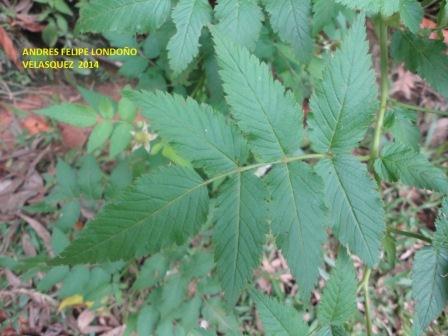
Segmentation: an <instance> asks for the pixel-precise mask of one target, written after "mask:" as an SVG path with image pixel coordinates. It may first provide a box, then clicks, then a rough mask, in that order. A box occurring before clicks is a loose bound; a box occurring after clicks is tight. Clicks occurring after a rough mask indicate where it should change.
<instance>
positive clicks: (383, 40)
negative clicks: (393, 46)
mask: <svg viewBox="0 0 448 336" xmlns="http://www.w3.org/2000/svg"><path fill="white" fill-rule="evenodd" d="M379 35H380V36H379V39H380V50H381V60H380V63H381V84H380V85H381V103H380V109H379V111H378V115H377V120H376V127H375V135H374V138H373V144H372V151H371V152H370V162H371V164H373V162H374V161H375V159H376V158H378V156H379V152H380V142H381V136H382V134H383V124H384V115H385V114H386V109H387V99H388V97H389V78H388V73H389V51H388V49H387V25H386V23H385V22H384V20H383V18H381V19H380V23H379Z"/></svg>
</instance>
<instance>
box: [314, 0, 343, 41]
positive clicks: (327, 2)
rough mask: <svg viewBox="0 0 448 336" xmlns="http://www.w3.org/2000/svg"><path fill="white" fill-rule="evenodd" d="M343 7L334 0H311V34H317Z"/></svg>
mask: <svg viewBox="0 0 448 336" xmlns="http://www.w3.org/2000/svg"><path fill="white" fill-rule="evenodd" d="M342 8H343V7H342V6H341V5H340V4H338V3H337V2H336V1H335V0H315V1H313V29H312V32H313V35H317V34H318V33H319V32H320V31H321V30H322V29H323V28H324V27H325V26H326V25H328V24H330V23H331V22H332V20H333V19H335V18H336V17H337V16H338V14H339V12H340V11H341V9H342Z"/></svg>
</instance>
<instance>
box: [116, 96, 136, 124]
mask: <svg viewBox="0 0 448 336" xmlns="http://www.w3.org/2000/svg"><path fill="white" fill-rule="evenodd" d="M118 114H119V115H120V118H121V119H122V120H124V121H127V122H133V121H134V119H135V117H136V115H137V107H136V106H135V105H134V103H133V102H132V101H131V100H130V99H128V98H126V97H123V98H121V99H120V101H119V102H118Z"/></svg>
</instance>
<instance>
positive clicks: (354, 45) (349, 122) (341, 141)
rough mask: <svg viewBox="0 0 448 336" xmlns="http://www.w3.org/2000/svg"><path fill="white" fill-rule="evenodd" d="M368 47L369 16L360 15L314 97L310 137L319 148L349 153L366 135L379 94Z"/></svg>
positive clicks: (326, 71)
mask: <svg viewBox="0 0 448 336" xmlns="http://www.w3.org/2000/svg"><path fill="white" fill-rule="evenodd" d="M368 50H369V47H368V43H367V40H366V28H365V18H364V17H363V16H361V15H359V16H358V17H357V18H356V19H355V21H354V22H353V25H352V27H351V29H350V30H349V32H348V33H347V35H346V36H345V38H344V40H343V42H342V45H341V48H340V49H339V50H337V51H336V52H335V54H334V57H331V58H329V59H328V61H327V64H326V67H325V70H324V73H323V80H322V82H320V83H319V84H317V87H316V90H315V92H314V94H313V95H312V97H311V102H310V107H311V111H312V114H311V115H310V118H309V128H310V140H311V143H312V145H313V147H314V148H315V150H316V151H318V152H327V151H332V152H335V153H341V152H343V153H346V152H349V151H350V150H352V149H353V148H354V147H355V146H356V145H357V143H358V142H359V141H360V140H361V139H362V138H363V137H364V134H365V132H366V130H367V127H368V126H369V124H370V122H371V121H372V118H373V112H374V108H375V106H376V97H377V88H376V83H375V74H374V72H373V70H372V59H371V56H370V55H369V54H368Z"/></svg>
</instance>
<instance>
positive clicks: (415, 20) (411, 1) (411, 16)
mask: <svg viewBox="0 0 448 336" xmlns="http://www.w3.org/2000/svg"><path fill="white" fill-rule="evenodd" d="M400 17H401V20H402V21H403V23H404V24H405V26H406V27H408V29H409V30H410V31H411V32H413V33H414V34H415V33H417V32H418V30H419V29H420V22H422V19H423V7H422V5H421V4H420V2H418V1H417V0H400Z"/></svg>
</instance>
